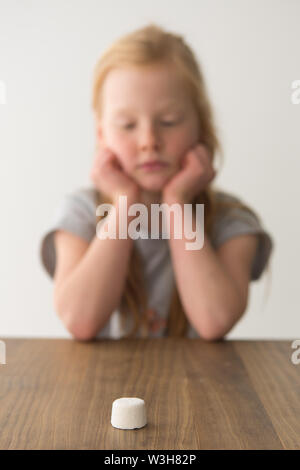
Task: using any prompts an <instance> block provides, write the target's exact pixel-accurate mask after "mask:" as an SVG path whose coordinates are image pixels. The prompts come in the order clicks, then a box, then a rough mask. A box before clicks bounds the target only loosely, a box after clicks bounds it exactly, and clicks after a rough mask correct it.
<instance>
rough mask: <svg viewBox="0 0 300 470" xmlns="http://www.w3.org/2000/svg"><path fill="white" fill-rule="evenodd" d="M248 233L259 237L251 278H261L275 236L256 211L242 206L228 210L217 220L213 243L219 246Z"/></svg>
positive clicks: (253, 279) (216, 246)
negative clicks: (265, 226)
mask: <svg viewBox="0 0 300 470" xmlns="http://www.w3.org/2000/svg"><path fill="white" fill-rule="evenodd" d="M248 234H255V235H257V237H258V245H257V250H256V254H255V257H254V261H253V265H252V271H251V280H252V281H255V280H257V279H259V278H260V276H261V275H262V273H263V271H264V269H265V268H266V266H267V264H268V261H269V259H270V256H271V253H272V250H273V247H274V242H273V238H272V237H271V235H270V233H269V232H268V231H266V230H265V228H264V227H263V225H262V223H261V222H260V220H259V218H258V217H257V216H256V215H255V213H252V212H250V211H248V210H246V209H241V208H232V209H229V210H228V211H226V213H225V214H222V216H220V217H219V218H218V219H217V220H216V221H215V224H214V229H213V234H212V244H213V246H214V247H215V248H218V247H219V246H220V245H222V243H224V242H225V241H227V240H229V239H230V238H233V237H237V236H239V235H248Z"/></svg>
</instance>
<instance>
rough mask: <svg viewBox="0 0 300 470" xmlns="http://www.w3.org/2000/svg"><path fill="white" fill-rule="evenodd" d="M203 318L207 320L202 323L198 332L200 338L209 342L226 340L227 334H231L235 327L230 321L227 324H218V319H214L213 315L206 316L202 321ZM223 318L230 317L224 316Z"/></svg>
mask: <svg viewBox="0 0 300 470" xmlns="http://www.w3.org/2000/svg"><path fill="white" fill-rule="evenodd" d="M203 318H205V319H206V321H205V322H202V324H201V325H199V326H198V328H197V330H198V334H199V336H200V338H201V339H203V340H204V341H207V342H217V341H222V340H224V338H225V336H226V334H227V333H229V331H230V330H231V328H232V327H233V325H232V324H231V323H229V322H228V321H227V322H225V323H220V322H217V321H216V317H213V316H212V315H206V316H205V317H202V319H203ZM213 318H214V319H213ZM219 318H220V317H219ZM221 318H228V317H225V316H223V317H221Z"/></svg>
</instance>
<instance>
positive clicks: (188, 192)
mask: <svg viewBox="0 0 300 470" xmlns="http://www.w3.org/2000/svg"><path fill="white" fill-rule="evenodd" d="M215 175H216V171H215V170H214V168H213V166H212V161H211V156H210V154H209V151H208V149H207V148H206V146H205V145H203V144H199V143H198V144H197V145H196V146H195V147H193V148H192V149H190V150H189V151H188V152H187V153H186V154H185V155H184V157H183V159H182V168H181V170H179V171H178V172H177V173H176V174H175V176H173V178H172V179H171V180H170V181H168V183H167V184H166V186H165V187H164V189H163V201H164V202H166V203H168V204H172V203H175V202H179V203H189V202H191V201H192V200H193V199H194V197H195V196H196V195H197V194H199V193H200V192H201V191H203V190H204V188H205V187H206V186H207V185H208V183H209V182H210V181H212V180H213V179H214V177H215Z"/></svg>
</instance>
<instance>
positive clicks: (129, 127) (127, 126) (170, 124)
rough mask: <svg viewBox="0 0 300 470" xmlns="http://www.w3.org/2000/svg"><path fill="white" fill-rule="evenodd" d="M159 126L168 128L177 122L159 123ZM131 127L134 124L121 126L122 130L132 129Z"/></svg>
mask: <svg viewBox="0 0 300 470" xmlns="http://www.w3.org/2000/svg"><path fill="white" fill-rule="evenodd" d="M161 124H162V125H163V126H167V127H168V126H173V125H176V124H177V122H176V121H161ZM133 126H134V124H126V125H124V126H122V127H123V129H132V128H133Z"/></svg>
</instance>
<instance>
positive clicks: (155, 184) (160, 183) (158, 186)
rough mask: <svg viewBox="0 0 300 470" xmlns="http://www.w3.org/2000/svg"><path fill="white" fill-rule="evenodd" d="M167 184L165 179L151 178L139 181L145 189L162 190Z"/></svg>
mask: <svg viewBox="0 0 300 470" xmlns="http://www.w3.org/2000/svg"><path fill="white" fill-rule="evenodd" d="M165 184H166V180H165V179H158V178H157V179H155V178H153V179H151V180H150V179H149V180H148V181H139V186H140V187H141V188H142V189H144V190H145V191H162V190H163V188H164V186H165Z"/></svg>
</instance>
